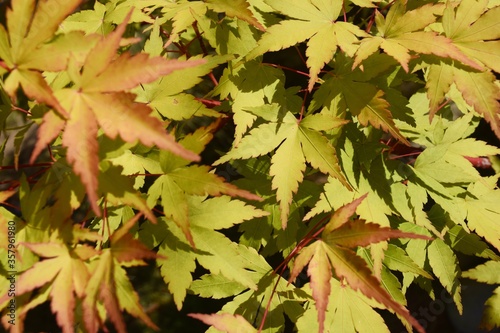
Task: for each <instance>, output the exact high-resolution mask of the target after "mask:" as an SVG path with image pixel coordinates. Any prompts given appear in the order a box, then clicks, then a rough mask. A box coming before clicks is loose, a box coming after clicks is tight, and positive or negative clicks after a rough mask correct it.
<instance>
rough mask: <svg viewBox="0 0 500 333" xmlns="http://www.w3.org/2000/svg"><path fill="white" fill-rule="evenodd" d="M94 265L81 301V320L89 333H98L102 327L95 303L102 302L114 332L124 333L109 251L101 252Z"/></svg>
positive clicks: (111, 257) (124, 328)
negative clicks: (114, 329)
mask: <svg viewBox="0 0 500 333" xmlns="http://www.w3.org/2000/svg"><path fill="white" fill-rule="evenodd" d="M96 265H97V267H95V269H94V270H93V271H92V272H91V274H92V275H91V278H90V280H89V282H88V284H87V287H86V289H85V299H84V301H83V320H84V323H85V328H86V329H87V331H88V332H89V333H97V332H98V329H99V327H100V326H101V325H102V321H101V318H100V316H99V313H98V312H97V301H98V300H102V301H103V303H104V307H105V308H106V311H107V314H108V315H109V317H110V319H111V322H112V323H113V324H114V326H115V328H116V330H117V331H118V332H120V333H125V332H126V327H125V322H124V320H123V316H122V314H121V311H120V308H119V305H118V300H117V299H116V296H115V293H114V291H115V287H114V286H115V284H114V281H113V268H114V261H113V256H112V255H111V251H109V250H105V251H103V252H102V254H101V255H100V256H99V260H98V261H97V264H96Z"/></svg>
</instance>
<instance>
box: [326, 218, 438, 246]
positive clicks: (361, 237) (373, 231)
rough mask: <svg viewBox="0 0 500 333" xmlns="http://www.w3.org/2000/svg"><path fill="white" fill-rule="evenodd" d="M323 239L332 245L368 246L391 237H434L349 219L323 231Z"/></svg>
mask: <svg viewBox="0 0 500 333" xmlns="http://www.w3.org/2000/svg"><path fill="white" fill-rule="evenodd" d="M322 237H323V240H324V241H325V242H326V243H328V244H331V245H338V246H343V247H349V248H353V247H356V246H368V245H370V244H373V243H378V242H382V241H385V240H388V239H390V238H416V239H425V240H432V237H428V236H424V235H419V234H414V233H409V232H404V231H400V230H396V229H391V228H387V227H381V226H380V225H378V224H375V223H366V222H365V221H363V220H354V221H349V222H347V223H345V224H343V225H342V226H340V227H339V228H336V229H335V230H332V231H331V232H328V233H326V232H323V235H322Z"/></svg>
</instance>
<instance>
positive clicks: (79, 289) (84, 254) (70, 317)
mask: <svg viewBox="0 0 500 333" xmlns="http://www.w3.org/2000/svg"><path fill="white" fill-rule="evenodd" d="M24 245H25V246H26V247H27V248H29V249H30V250H31V251H33V252H34V253H36V254H37V255H39V256H41V257H44V258H46V259H44V260H42V261H39V262H38V263H36V264H35V265H34V266H33V267H32V268H30V269H28V270H27V271H25V272H24V273H23V274H22V275H21V276H20V277H19V280H18V281H17V287H16V294H17V295H22V294H25V293H27V292H30V291H33V290H35V289H36V288H39V287H43V286H45V285H47V284H49V287H48V288H49V289H48V292H49V298H50V299H51V310H52V312H53V313H54V314H55V316H56V320H57V323H58V325H59V326H60V327H61V328H62V329H63V332H73V327H74V325H75V317H74V310H75V305H76V298H77V297H78V298H83V297H84V295H85V288H86V286H87V282H88V280H89V278H90V273H89V270H88V268H87V266H86V265H85V261H86V260H87V259H89V258H90V257H92V256H94V255H95V254H97V251H95V250H94V249H93V248H91V247H89V246H80V247H76V248H75V249H69V248H68V247H67V246H66V245H63V244H59V243H25V244H24ZM75 295H76V297H75ZM4 297H7V294H5V295H4ZM3 301H4V300H3V299H1V298H0V303H3Z"/></svg>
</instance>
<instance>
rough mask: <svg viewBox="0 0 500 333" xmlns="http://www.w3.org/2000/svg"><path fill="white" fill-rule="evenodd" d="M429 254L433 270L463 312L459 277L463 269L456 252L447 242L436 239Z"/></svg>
mask: <svg viewBox="0 0 500 333" xmlns="http://www.w3.org/2000/svg"><path fill="white" fill-rule="evenodd" d="M427 256H428V259H429V264H430V265H431V267H432V271H433V272H434V274H435V275H436V276H437V278H438V279H439V282H441V284H442V285H443V287H445V289H446V290H447V291H448V293H449V294H450V295H451V296H452V297H453V301H454V302H455V305H456V306H457V309H458V312H459V313H460V314H461V313H462V311H463V306H462V300H461V295H460V293H461V291H462V287H461V284H460V280H459V279H458V277H459V276H460V273H461V271H460V266H459V265H458V259H457V257H456V255H455V253H454V252H453V250H452V249H451V248H450V247H449V246H448V245H447V244H446V243H445V242H443V241H442V240H440V239H435V240H433V241H432V242H431V243H430V244H429V246H428V248H427Z"/></svg>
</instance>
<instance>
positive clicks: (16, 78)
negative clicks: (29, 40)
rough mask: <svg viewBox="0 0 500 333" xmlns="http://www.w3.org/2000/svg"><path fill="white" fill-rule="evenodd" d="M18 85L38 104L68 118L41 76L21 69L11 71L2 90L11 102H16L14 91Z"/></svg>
mask: <svg viewBox="0 0 500 333" xmlns="http://www.w3.org/2000/svg"><path fill="white" fill-rule="evenodd" d="M19 84H20V85H21V87H22V88H23V91H24V93H25V94H26V96H28V97H29V98H31V99H34V100H35V101H37V102H38V103H45V104H47V105H49V106H51V107H52V108H54V110H56V111H57V112H58V113H59V114H60V115H61V116H63V117H68V112H66V110H64V108H63V107H62V106H61V104H60V103H59V101H58V100H57V99H56V98H55V97H54V95H53V93H52V89H51V88H50V87H49V85H48V84H47V82H46V81H45V79H44V78H43V76H42V74H40V73H39V72H35V71H28V70H22V69H17V70H14V71H12V72H11V73H10V75H9V77H8V78H7V80H6V81H5V85H4V89H5V91H6V92H7V94H9V96H10V97H11V98H12V99H13V100H16V91H17V87H18V85H19Z"/></svg>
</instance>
